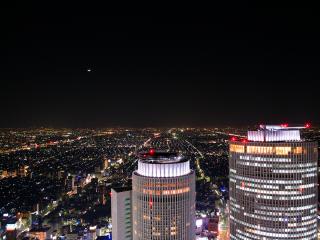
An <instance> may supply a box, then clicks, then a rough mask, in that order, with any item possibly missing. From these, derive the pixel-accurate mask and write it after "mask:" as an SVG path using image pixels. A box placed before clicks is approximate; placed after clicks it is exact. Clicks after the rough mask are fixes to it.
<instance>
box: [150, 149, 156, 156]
mask: <svg viewBox="0 0 320 240" xmlns="http://www.w3.org/2000/svg"><path fill="white" fill-rule="evenodd" d="M155 153H156V151H155V150H154V149H153V148H151V149H150V150H149V154H150V155H151V156H153V155H154V154H155Z"/></svg>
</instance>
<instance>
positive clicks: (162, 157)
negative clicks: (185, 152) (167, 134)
mask: <svg viewBox="0 0 320 240" xmlns="http://www.w3.org/2000/svg"><path fill="white" fill-rule="evenodd" d="M139 158H140V161H141V162H144V163H149V164H170V163H180V162H186V161H188V160H187V159H185V158H184V157H183V156H181V155H179V154H177V153H173V152H164V151H156V150H154V149H150V150H149V151H148V152H143V153H140V154H139Z"/></svg>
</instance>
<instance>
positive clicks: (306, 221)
mask: <svg viewBox="0 0 320 240" xmlns="http://www.w3.org/2000/svg"><path fill="white" fill-rule="evenodd" d="M308 126H309V125H307V127H308ZM301 128H303V127H288V125H287V124H284V125H279V126H278V125H261V126H260V129H259V130H257V131H249V132H248V138H247V139H243V140H237V139H235V138H233V139H232V140H231V142H230V159H229V161H230V162H229V165H230V186H229V187H230V239H239V240H249V239H264V240H268V239H270V240H271V239H292V240H293V239H295V240H297V239H305V240H308V239H317V202H318V190H317V183H318V178H317V161H318V152H317V151H318V150H317V143H315V142H308V141H304V140H303V139H301V137H300V129H301Z"/></svg>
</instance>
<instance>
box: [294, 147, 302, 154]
mask: <svg viewBox="0 0 320 240" xmlns="http://www.w3.org/2000/svg"><path fill="white" fill-rule="evenodd" d="M292 152H293V153H294V154H302V147H295V148H293V149H292Z"/></svg>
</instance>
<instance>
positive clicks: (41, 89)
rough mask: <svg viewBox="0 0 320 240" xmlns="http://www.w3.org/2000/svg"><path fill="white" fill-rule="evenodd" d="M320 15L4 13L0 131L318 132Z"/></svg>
mask: <svg viewBox="0 0 320 240" xmlns="http://www.w3.org/2000/svg"><path fill="white" fill-rule="evenodd" d="M97 8H98V7H97ZM316 10H317V9H316V8H314V9H253V8H245V6H244V7H243V8H241V9H239V8H233V9H230V8H228V9H225V8H213V9H212V11H211V14H210V15H205V14H203V15H204V16H202V17H200V18H199V17H195V16H194V17H193V16H192V15H191V14H190V15H189V16H185V17H177V16H176V17H168V16H165V15H162V16H111V15H109V14H107V13H106V12H105V13H104V12H103V11H101V12H100V11H99V13H98V12H94V11H70V12H67V13H66V12H64V13H59V12H56V11H55V10H53V9H50V8H49V9H47V10H46V11H39V9H36V8H32V7H31V9H28V10H25V9H24V8H23V6H20V8H17V7H16V8H10V9H7V13H8V14H6V15H5V16H3V17H2V19H1V21H2V25H4V26H3V27H2V30H1V35H2V40H3V43H2V44H1V52H2V54H1V55H2V57H1V69H0V70H1V71H0V77H1V90H0V91H1V95H0V101H1V116H0V127H40V126H49V127H112V126H125V127H148V126H156V127H179V126H181V127H183V126H201V127H203V126H207V127H215V126H228V125H233V126H240V125H250V124H256V123H258V124H259V123H281V122H289V123H305V122H307V121H311V122H312V123H313V124H319V122H320V119H319V116H320V107H319V88H318V87H317V82H316V81H317V80H319V77H320V76H319V75H320V74H319V71H320V68H319V55H320V51H319V43H320V39H319V29H320V28H319V22H320V19H319V18H318V17H317V16H316ZM90 70H91V71H90Z"/></svg>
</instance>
